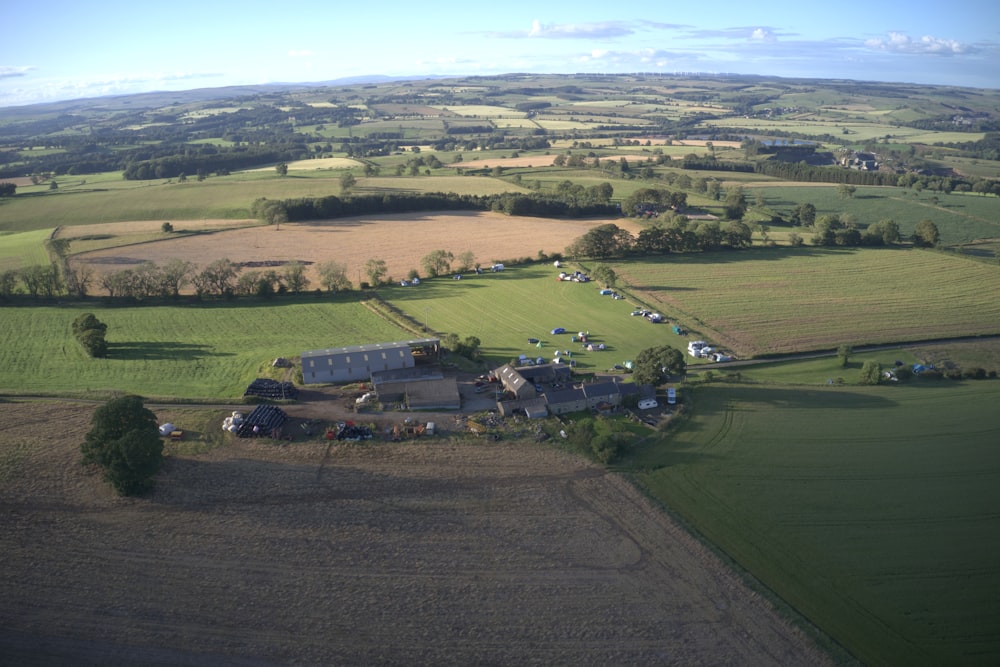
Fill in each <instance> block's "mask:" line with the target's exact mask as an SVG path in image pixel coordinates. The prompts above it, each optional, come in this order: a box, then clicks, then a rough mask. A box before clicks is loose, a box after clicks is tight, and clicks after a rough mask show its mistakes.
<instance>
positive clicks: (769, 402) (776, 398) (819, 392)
mask: <svg viewBox="0 0 1000 667" xmlns="http://www.w3.org/2000/svg"><path fill="white" fill-rule="evenodd" d="M711 390H712V391H724V392H725V398H726V400H725V401H724V402H723V401H706V400H699V401H698V402H697V410H698V412H700V413H702V414H708V415H710V414H716V413H718V412H722V411H730V410H747V409H753V408H752V407H747V406H752V405H753V404H758V405H764V406H768V407H772V408H778V409H789V410H794V409H797V408H802V409H808V410H817V409H828V410H871V409H885V408H890V407H894V406H896V405H898V401H894V400H891V399H889V398H887V397H885V396H878V395H873V394H871V393H870V392H861V391H854V390H851V389H847V388H841V387H838V388H829V389H827V388H823V389H819V388H817V389H809V388H806V387H796V388H787V389H785V388H773V387H761V386H754V387H744V386H726V387H718V386H717V387H711ZM734 404H735V405H734Z"/></svg>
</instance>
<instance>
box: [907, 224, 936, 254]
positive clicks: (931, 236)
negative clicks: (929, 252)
mask: <svg viewBox="0 0 1000 667" xmlns="http://www.w3.org/2000/svg"><path fill="white" fill-rule="evenodd" d="M940 241H941V234H940V232H938V228H937V225H935V224H934V223H933V222H932V221H930V220H921V221H920V222H918V223H917V226H916V227H915V228H914V229H913V243H914V244H916V245H918V246H922V247H924V248H933V247H934V246H936V245H937V244H938V243H939V242H940Z"/></svg>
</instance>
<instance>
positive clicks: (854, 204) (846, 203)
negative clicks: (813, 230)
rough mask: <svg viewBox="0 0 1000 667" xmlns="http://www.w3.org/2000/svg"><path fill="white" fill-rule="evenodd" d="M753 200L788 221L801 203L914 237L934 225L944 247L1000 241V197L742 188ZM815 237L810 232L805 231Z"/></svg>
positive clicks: (903, 191)
mask: <svg viewBox="0 0 1000 667" xmlns="http://www.w3.org/2000/svg"><path fill="white" fill-rule="evenodd" d="M742 185H743V187H744V190H745V192H746V193H747V196H748V198H749V199H750V200H751V201H753V198H754V197H755V196H756V194H757V193H758V192H760V193H761V194H763V196H764V201H765V204H766V205H767V206H768V207H769V208H770V209H771V210H773V211H775V212H777V213H780V214H782V215H783V216H784V217H786V218H787V217H788V215H789V214H790V212H791V211H792V209H794V208H795V207H796V206H798V205H799V204H804V203H810V204H812V205H813V206H815V207H816V213H817V216H822V215H833V214H837V215H842V214H849V215H852V216H854V218H855V219H856V220H857V222H858V223H860V224H862V225H869V224H872V223H875V222H878V221H879V220H884V219H886V218H891V219H893V220H895V221H896V222H897V223H899V228H900V234H902V235H903V236H904V237H908V236H909V235H910V234H912V233H913V228H914V227H915V226H916V225H917V223H918V222H920V221H921V220H925V219H926V220H930V221H932V222H933V223H934V224H935V225H937V227H938V230H939V231H940V232H941V243H943V244H944V245H953V244H958V243H967V242H969V241H972V240H975V239H983V238H996V237H1000V216H998V213H1000V198H997V197H987V196H982V195H973V194H961V193H952V194H943V193H939V192H927V191H925V192H921V193H919V194H918V193H917V192H915V191H913V190H907V189H904V188H895V187H863V186H861V187H858V188H857V190H856V192H855V195H854V197H851V198H844V197H841V196H840V194H838V192H837V188H836V187H830V186H829V185H815V186H783V185H766V184H764V185H760V186H755V184H754V183H751V182H744V183H742ZM799 232H800V233H801V234H802V236H803V237H805V238H808V237H809V236H810V232H809V230H806V231H805V232H802V230H799Z"/></svg>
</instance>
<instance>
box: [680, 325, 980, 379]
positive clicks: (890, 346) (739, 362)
mask: <svg viewBox="0 0 1000 667" xmlns="http://www.w3.org/2000/svg"><path fill="white" fill-rule="evenodd" d="M987 340H1000V335H996V334H991V335H989V336H962V337H958V338H935V339H931V340H918V341H910V342H906V343H887V344H885V345H861V346H858V347H852V348H851V349H852V351H851V354H861V353H865V352H880V351H882V350H901V349H903V348H908V347H930V346H938V345H951V344H954V343H972V342H976V341H987ZM835 356H837V351H836V350H821V351H819V352H796V353H793V354H781V355H777V356H774V357H765V358H758V359H734V360H733V361H722V362H718V363H715V362H713V363H709V364H698V365H697V366H689V367H688V371H689V372H690V371H691V370H692V369H693V370H696V371H702V370H706V371H707V370H719V369H722V370H725V369H727V368H733V367H739V366H759V365H760V364H773V363H776V362H780V361H795V360H798V359H821V358H823V357H835Z"/></svg>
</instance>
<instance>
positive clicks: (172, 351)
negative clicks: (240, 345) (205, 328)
mask: <svg viewBox="0 0 1000 667" xmlns="http://www.w3.org/2000/svg"><path fill="white" fill-rule="evenodd" d="M232 356H235V355H234V354H233V353H231V352H215V351H213V349H212V347H211V346H209V345H194V344H191V343H175V342H170V341H156V342H148V341H147V342H143V341H129V342H127V343H108V358H109V359H112V360H136V359H147V360H148V359H170V360H173V361H195V360H197V359H202V358H204V357H232Z"/></svg>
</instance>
